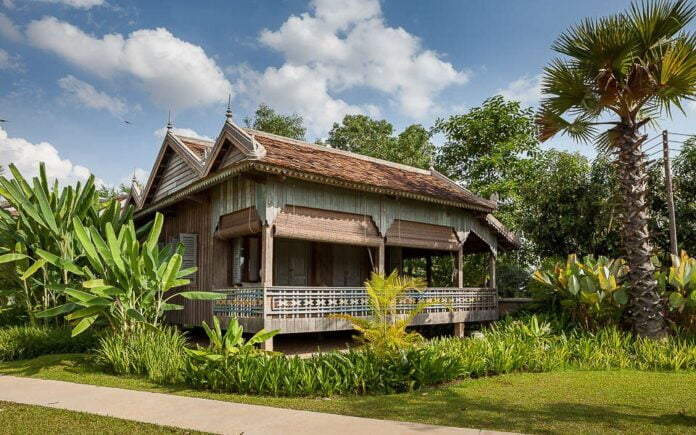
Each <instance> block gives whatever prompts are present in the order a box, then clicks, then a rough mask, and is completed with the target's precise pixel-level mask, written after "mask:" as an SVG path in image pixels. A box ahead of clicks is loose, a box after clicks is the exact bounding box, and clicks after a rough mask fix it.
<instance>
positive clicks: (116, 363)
mask: <svg viewBox="0 0 696 435" xmlns="http://www.w3.org/2000/svg"><path fill="white" fill-rule="evenodd" d="M185 349H186V336H185V335H184V334H182V333H181V332H179V331H178V330H177V329H176V328H173V327H168V328H162V329H151V328H138V329H137V330H136V331H134V332H133V333H131V334H120V333H110V334H106V335H104V336H103V337H102V338H100V339H99V343H98V344H97V345H96V346H95V349H94V361H95V363H96V364H97V365H98V366H100V367H102V368H103V369H106V370H107V371H110V372H113V373H116V374H119V375H142V376H146V377H147V378H148V379H150V380H152V381H155V382H161V383H177V382H181V381H182V380H183V375H184V372H185V368H186V362H187V355H186V352H185Z"/></svg>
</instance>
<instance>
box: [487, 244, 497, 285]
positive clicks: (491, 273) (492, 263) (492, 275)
mask: <svg viewBox="0 0 696 435" xmlns="http://www.w3.org/2000/svg"><path fill="white" fill-rule="evenodd" d="M495 260H496V258H495V254H494V253H492V252H491V254H490V257H489V258H488V275H489V276H490V280H489V282H488V287H490V288H496V283H495Z"/></svg>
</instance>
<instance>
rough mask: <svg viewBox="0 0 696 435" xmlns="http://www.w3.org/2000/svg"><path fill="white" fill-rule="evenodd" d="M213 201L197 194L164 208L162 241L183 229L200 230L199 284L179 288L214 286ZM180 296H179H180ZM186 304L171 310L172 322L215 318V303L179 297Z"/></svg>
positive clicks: (198, 231)
mask: <svg viewBox="0 0 696 435" xmlns="http://www.w3.org/2000/svg"><path fill="white" fill-rule="evenodd" d="M210 206H211V204H210V201H209V199H208V198H206V197H197V198H196V201H193V200H189V199H185V200H182V201H180V202H178V203H176V204H175V205H173V206H172V207H169V208H167V209H166V210H164V213H165V217H164V225H163V227H162V235H161V238H160V241H162V242H164V243H170V242H171V241H172V239H173V238H175V237H179V234H181V233H196V234H198V258H197V264H198V273H197V279H196V285H195V286H193V285H189V286H186V287H180V288H178V290H182V289H185V290H210V289H211V288H212V283H213V281H214V279H213V276H214V274H215V271H214V268H213V267H212V259H213V250H214V240H213V237H212V230H211V228H210V209H211V207H210ZM176 299H179V298H176ZM174 303H177V304H181V305H183V306H184V309H183V310H180V311H170V312H169V313H168V315H167V320H168V321H170V322H172V323H177V324H185V325H194V326H200V324H201V322H202V321H203V320H205V321H206V322H208V323H209V324H210V322H211V321H212V313H213V311H212V310H213V308H212V303H211V302H207V301H189V300H185V299H183V298H182V299H180V300H175V301H174Z"/></svg>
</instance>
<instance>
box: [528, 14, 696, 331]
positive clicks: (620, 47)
mask: <svg viewBox="0 0 696 435" xmlns="http://www.w3.org/2000/svg"><path fill="white" fill-rule="evenodd" d="M695 14H696V8H695V7H694V6H693V5H692V4H690V3H688V2H686V1H684V0H678V1H676V2H670V1H667V0H656V1H653V2H649V3H641V4H636V3H634V4H632V5H631V7H630V9H629V10H628V11H626V12H623V13H619V14H616V15H611V16H608V17H603V18H599V19H589V18H588V19H586V20H584V21H583V22H582V23H581V24H578V25H576V26H574V27H572V28H570V29H569V30H568V31H566V32H565V33H563V34H562V35H561V36H560V37H559V38H558V39H557V40H556V42H555V43H554V44H553V46H552V48H553V50H554V51H556V52H557V53H559V54H561V55H562V56H564V57H562V58H556V59H554V60H553V61H552V62H551V63H550V64H549V65H548V66H547V67H546V69H545V73H544V79H543V82H542V88H543V93H544V94H545V95H546V97H545V98H544V99H543V100H542V103H541V109H540V111H539V114H538V118H537V122H538V125H539V128H540V132H539V137H540V139H541V140H547V139H549V138H551V137H553V136H555V135H557V134H558V133H563V134H567V135H569V136H570V137H571V138H573V139H576V140H582V141H585V142H590V141H595V142H596V143H597V145H598V147H599V148H600V149H606V150H611V151H613V152H615V153H616V154H617V156H618V157H617V163H618V176H619V179H620V183H621V188H622V202H623V214H624V227H623V232H624V234H623V249H624V251H625V255H626V260H627V263H628V265H629V268H630V272H629V275H628V280H629V283H630V287H631V302H630V307H629V311H630V316H631V320H632V323H633V329H634V331H635V332H636V333H637V334H638V335H639V336H642V337H650V338H661V337H664V336H665V335H666V333H667V329H666V325H665V320H664V318H663V315H662V311H663V304H662V301H661V300H660V296H659V294H658V291H657V283H656V281H655V279H654V278H653V266H652V264H651V262H650V256H651V254H652V247H651V244H650V242H651V241H650V235H649V229H648V214H647V210H646V209H647V203H646V180H647V174H646V170H645V156H644V154H643V151H642V144H643V142H644V141H645V140H646V137H647V136H646V135H642V134H641V133H640V130H641V128H642V127H644V126H645V125H646V124H648V123H649V122H651V121H653V122H654V121H656V120H657V119H658V117H659V116H660V114H661V113H663V112H666V113H667V114H670V111H671V109H672V108H674V107H676V108H679V109H681V107H682V103H683V101H684V99H689V98H694V96H695V95H696V35H693V34H689V33H687V32H686V30H685V26H686V25H687V24H688V23H689V22H690V21H691V20H692V19H693V18H694V15H695ZM603 126H604V127H606V126H608V128H609V129H608V130H605V131H601V130H602V127H603Z"/></svg>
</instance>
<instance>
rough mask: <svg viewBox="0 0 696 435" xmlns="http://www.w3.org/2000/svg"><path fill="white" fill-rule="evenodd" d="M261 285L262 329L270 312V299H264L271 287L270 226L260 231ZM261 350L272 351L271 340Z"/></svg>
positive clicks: (262, 345) (271, 242)
mask: <svg viewBox="0 0 696 435" xmlns="http://www.w3.org/2000/svg"><path fill="white" fill-rule="evenodd" d="M261 285H262V286H263V322H264V327H266V325H265V323H266V320H267V313H269V312H270V303H271V301H270V299H269V298H268V297H266V288H268V287H270V286H272V285H273V233H272V227H271V226H270V225H265V226H264V227H263V228H262V229H261ZM261 348H262V349H264V350H267V351H272V350H273V338H270V339H268V340H266V341H264V342H263V343H262V344H261Z"/></svg>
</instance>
